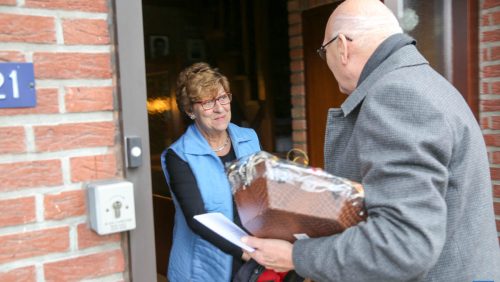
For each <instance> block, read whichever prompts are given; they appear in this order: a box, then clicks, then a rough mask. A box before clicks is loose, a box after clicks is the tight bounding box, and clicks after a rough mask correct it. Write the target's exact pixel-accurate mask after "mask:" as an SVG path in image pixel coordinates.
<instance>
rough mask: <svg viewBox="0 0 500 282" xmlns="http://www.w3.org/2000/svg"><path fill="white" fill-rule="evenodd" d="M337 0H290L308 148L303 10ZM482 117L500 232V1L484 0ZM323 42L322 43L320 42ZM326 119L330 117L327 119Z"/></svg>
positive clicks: (296, 131)
mask: <svg viewBox="0 0 500 282" xmlns="http://www.w3.org/2000/svg"><path fill="white" fill-rule="evenodd" d="M333 2H336V1H335V0H289V1H288V15H289V16H288V22H289V27H288V34H289V46H290V60H291V61H290V70H291V77H290V81H291V84H292V87H291V95H292V99H291V101H292V119H293V121H292V130H293V134H292V138H293V147H294V148H301V149H302V150H304V151H307V134H306V131H307V123H306V120H305V117H306V107H305V87H304V63H303V49H302V48H303V43H302V21H301V13H302V11H304V10H307V9H311V8H314V7H317V6H321V5H325V4H327V3H333ZM479 13H480V17H479V18H480V30H479V34H480V43H479V45H480V46H479V50H481V51H480V52H481V54H480V59H479V66H480V73H479V74H478V75H479V78H480V98H479V99H480V121H481V126H482V128H483V132H484V136H485V140H486V143H487V146H488V151H489V158H490V163H491V177H492V181H493V186H494V187H493V193H494V197H495V198H494V208H495V214H496V215H497V221H496V224H497V230H498V232H500V2H499V1H498V0H480V11H479ZM318 44H319V43H318ZM325 122H326V121H325ZM499 236H500V235H499Z"/></svg>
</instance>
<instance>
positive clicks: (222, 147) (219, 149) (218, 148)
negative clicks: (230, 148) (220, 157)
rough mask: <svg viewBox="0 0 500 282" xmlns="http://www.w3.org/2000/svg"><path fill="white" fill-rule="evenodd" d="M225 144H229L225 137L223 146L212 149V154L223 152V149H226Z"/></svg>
mask: <svg viewBox="0 0 500 282" xmlns="http://www.w3.org/2000/svg"><path fill="white" fill-rule="evenodd" d="M227 144H229V136H227V138H226V141H224V144H222V146H220V147H217V148H212V150H213V151H214V152H220V151H222V150H224V148H226V146H227Z"/></svg>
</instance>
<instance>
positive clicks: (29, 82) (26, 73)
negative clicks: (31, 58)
mask: <svg viewBox="0 0 500 282" xmlns="http://www.w3.org/2000/svg"><path fill="white" fill-rule="evenodd" d="M35 106H36V92H35V75H34V71H33V63H0V108H29V107H35Z"/></svg>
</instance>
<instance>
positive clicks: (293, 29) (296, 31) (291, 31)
mask: <svg viewBox="0 0 500 282" xmlns="http://www.w3.org/2000/svg"><path fill="white" fill-rule="evenodd" d="M294 35H302V25H301V24H294V25H290V26H289V27H288V36H294Z"/></svg>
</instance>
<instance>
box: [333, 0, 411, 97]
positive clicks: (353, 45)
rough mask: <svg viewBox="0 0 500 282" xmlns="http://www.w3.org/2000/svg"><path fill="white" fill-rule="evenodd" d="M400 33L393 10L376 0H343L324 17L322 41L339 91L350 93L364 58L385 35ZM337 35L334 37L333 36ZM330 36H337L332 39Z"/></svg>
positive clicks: (370, 53) (385, 37) (365, 58)
mask: <svg viewBox="0 0 500 282" xmlns="http://www.w3.org/2000/svg"><path fill="white" fill-rule="evenodd" d="M396 33H402V29H401V27H400V26H399V23H398V20H397V19H396V17H395V16H394V14H393V13H392V12H391V11H390V10H389V9H388V8H387V7H386V6H385V5H384V4H383V3H382V2H380V1H379V0H346V1H344V2H342V4H340V5H339V6H338V7H337V9H335V11H334V12H333V13H332V15H331V16H330V18H329V19H328V23H327V25H326V29H325V37H324V38H323V44H326V43H327V42H329V41H330V43H331V44H329V45H328V46H326V47H325V54H326V61H327V64H328V67H329V68H330V70H331V71H332V73H333V75H334V76H335V79H336V80H337V82H338V84H339V88H340V91H341V92H343V93H346V94H350V93H352V92H353V91H354V90H355V88H356V86H357V83H358V80H359V77H360V75H361V72H362V71H363V68H364V66H365V65H366V62H367V61H368V59H369V58H370V56H371V55H372V54H373V52H374V51H375V49H377V47H378V46H379V45H380V44H381V43H382V42H383V41H384V40H385V39H387V38H388V37H389V36H391V35H394V34H396ZM336 36H338V37H336ZM332 38H337V40H336V41H335V42H333V41H331V39H332Z"/></svg>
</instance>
